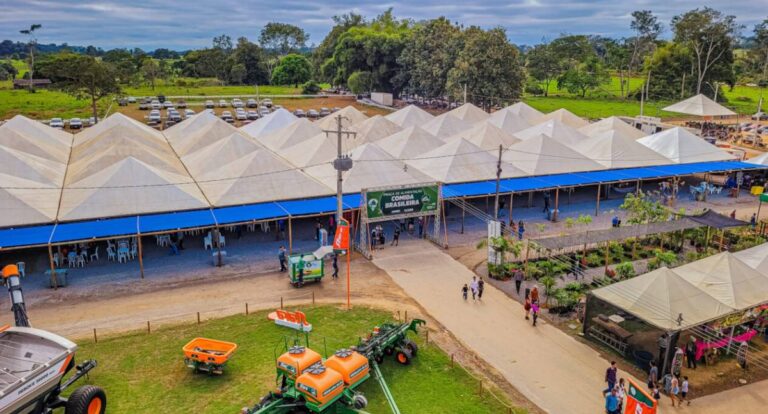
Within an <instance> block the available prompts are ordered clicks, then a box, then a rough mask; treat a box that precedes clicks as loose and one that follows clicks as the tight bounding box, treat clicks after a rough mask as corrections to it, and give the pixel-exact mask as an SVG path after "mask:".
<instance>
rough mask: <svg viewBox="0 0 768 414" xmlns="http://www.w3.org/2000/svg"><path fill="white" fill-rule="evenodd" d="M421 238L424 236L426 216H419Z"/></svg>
mask: <svg viewBox="0 0 768 414" xmlns="http://www.w3.org/2000/svg"><path fill="white" fill-rule="evenodd" d="M419 238H420V239H421V238H424V217H419Z"/></svg>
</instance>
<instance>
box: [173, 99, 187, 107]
mask: <svg viewBox="0 0 768 414" xmlns="http://www.w3.org/2000/svg"><path fill="white" fill-rule="evenodd" d="M176 107H177V108H182V109H183V108H186V107H187V101H185V100H183V99H181V100H179V101H178V102H176Z"/></svg>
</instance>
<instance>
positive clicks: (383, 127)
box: [352, 115, 403, 145]
mask: <svg viewBox="0 0 768 414" xmlns="http://www.w3.org/2000/svg"><path fill="white" fill-rule="evenodd" d="M402 129H403V128H401V127H400V125H397V124H396V123H394V122H392V121H390V120H389V119H387V118H385V117H383V116H381V115H375V116H372V117H370V118H368V119H366V120H365V121H362V122H360V123H358V124H355V125H354V126H353V127H352V130H353V131H355V132H357V134H356V135H355V138H354V139H355V142H356V144H355V145H360V144H363V143H365V142H374V141H378V140H380V139H382V138H384V137H387V136H390V135H392V134H395V133H397V132H400V131H402Z"/></svg>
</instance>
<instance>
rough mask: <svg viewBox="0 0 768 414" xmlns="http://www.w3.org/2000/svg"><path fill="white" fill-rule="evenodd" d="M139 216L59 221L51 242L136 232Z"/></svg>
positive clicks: (124, 234)
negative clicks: (72, 221) (74, 221)
mask: <svg viewBox="0 0 768 414" xmlns="http://www.w3.org/2000/svg"><path fill="white" fill-rule="evenodd" d="M137 228H138V217H136V216H134V217H121V218H114V219H104V220H96V221H84V222H80V223H59V225H58V226H56V229H55V230H54V231H53V235H52V236H51V243H62V242H68V241H75V240H88V239H98V238H103V237H111V236H126V235H131V234H136V229H137Z"/></svg>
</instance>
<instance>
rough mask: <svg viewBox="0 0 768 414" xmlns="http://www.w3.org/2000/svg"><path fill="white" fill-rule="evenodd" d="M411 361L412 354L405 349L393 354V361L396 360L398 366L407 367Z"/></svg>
mask: <svg viewBox="0 0 768 414" xmlns="http://www.w3.org/2000/svg"><path fill="white" fill-rule="evenodd" d="M411 359H413V354H412V353H411V351H410V350H408V349H407V348H403V349H400V350H399V351H397V352H396V353H395V360H397V362H399V363H400V365H409V364H410V363H411Z"/></svg>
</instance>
